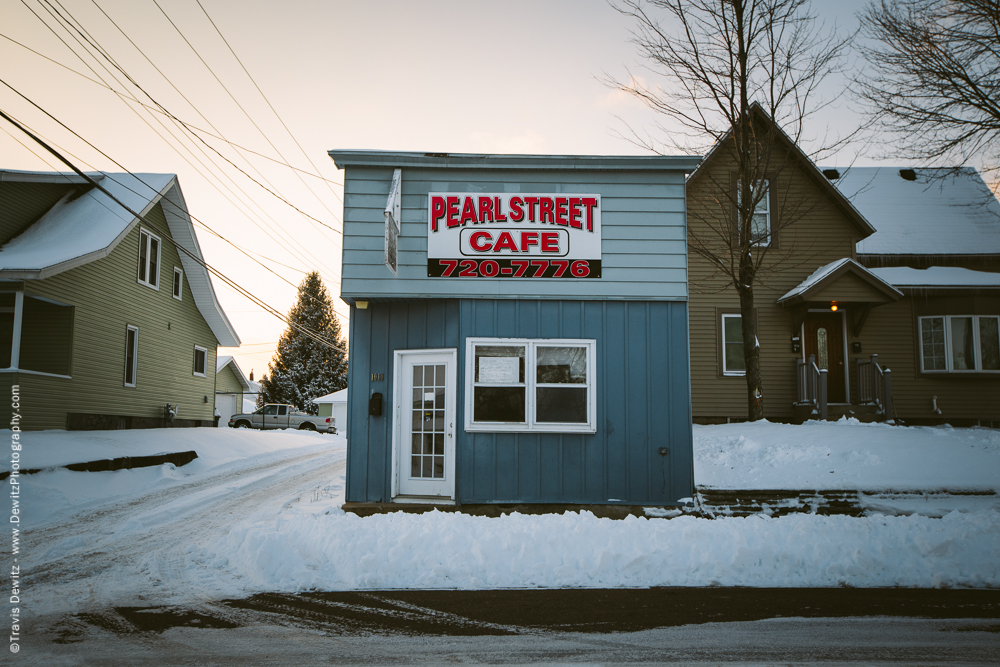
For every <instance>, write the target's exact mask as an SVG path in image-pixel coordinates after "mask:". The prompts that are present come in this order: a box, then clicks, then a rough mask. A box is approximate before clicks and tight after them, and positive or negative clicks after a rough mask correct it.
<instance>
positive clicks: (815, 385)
mask: <svg viewBox="0 0 1000 667" xmlns="http://www.w3.org/2000/svg"><path fill="white" fill-rule="evenodd" d="M796 378H797V381H796V386H797V388H798V400H797V401H796V403H797V404H798V405H811V406H813V413H814V414H816V415H817V416H818V417H819V418H820V419H821V420H823V421H826V416H827V409H826V404H827V401H826V386H827V373H826V369H825V368H820V367H819V366H817V365H816V355H814V354H810V355H809V359H808V360H807V361H803V360H802V359H798V360H796Z"/></svg>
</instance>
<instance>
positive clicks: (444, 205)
mask: <svg viewBox="0 0 1000 667" xmlns="http://www.w3.org/2000/svg"><path fill="white" fill-rule="evenodd" d="M427 275H428V276H429V277H434V278H438V277H440V278H600V277H601V196H600V195H597V194H575V193H558V194H532V193H475V194H472V193H467V192H463V193H456V192H431V193H429V194H428V195H427Z"/></svg>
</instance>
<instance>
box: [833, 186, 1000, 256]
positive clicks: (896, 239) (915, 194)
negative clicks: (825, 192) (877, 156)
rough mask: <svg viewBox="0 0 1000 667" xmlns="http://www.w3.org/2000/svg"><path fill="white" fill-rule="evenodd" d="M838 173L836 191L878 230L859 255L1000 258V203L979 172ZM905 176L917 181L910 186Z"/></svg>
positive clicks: (863, 244)
mask: <svg viewBox="0 0 1000 667" xmlns="http://www.w3.org/2000/svg"><path fill="white" fill-rule="evenodd" d="M837 171H839V172H840V174H841V175H840V177H839V178H838V179H836V180H835V181H833V182H834V183H835V184H836V186H837V188H838V189H839V190H840V191H841V192H842V193H843V194H844V195H845V196H846V197H847V198H848V199H850V200H851V203H852V204H854V206H855V207H856V208H857V209H858V210H859V211H861V214H862V215H864V216H865V218H866V219H867V220H868V222H870V223H871V224H872V225H873V226H874V227H875V229H876V230H877V231H876V232H875V234H873V235H871V236H869V237H868V238H866V239H863V240H861V241H859V242H858V245H857V249H858V252H859V253H862V254H871V255H883V254H885V255H976V254H1000V202H998V201H997V199H996V197H994V196H993V193H992V192H990V189H989V188H988V187H987V186H986V184H985V183H984V182H983V179H982V178H981V177H980V176H979V173H978V172H977V171H976V170H975V169H972V168H970V167H963V168H961V169H959V170H957V171H953V170H949V169H915V170H907V169H900V168H899V167H851V168H850V169H838V170H837ZM910 171H912V172H913V173H912V174H909V173H907V172H910ZM901 172H903V173H905V174H906V175H908V176H909V175H912V176H915V177H916V180H907V179H906V178H904V177H903V176H901V175H900V174H901ZM949 172H952V173H950V174H949Z"/></svg>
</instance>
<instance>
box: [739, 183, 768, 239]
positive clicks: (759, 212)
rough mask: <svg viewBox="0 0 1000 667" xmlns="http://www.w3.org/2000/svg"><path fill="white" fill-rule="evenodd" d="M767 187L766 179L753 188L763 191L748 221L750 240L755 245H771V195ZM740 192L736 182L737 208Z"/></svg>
mask: <svg viewBox="0 0 1000 667" xmlns="http://www.w3.org/2000/svg"><path fill="white" fill-rule="evenodd" d="M769 187H770V185H769V183H768V181H767V179H763V180H760V181H757V182H756V184H755V188H754V189H755V190H756V189H759V188H763V190H764V191H763V192H762V193H761V195H760V201H758V202H757V206H755V207H754V211H753V216H752V219H751V220H750V238H752V239H753V242H754V244H755V245H770V244H771V193H770V191H769ZM740 190H741V189H740V187H739V182H737V185H736V205H737V206H739V202H740V197H741V196H742V195H741V192H740Z"/></svg>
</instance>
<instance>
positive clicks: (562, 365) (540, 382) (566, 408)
mask: <svg viewBox="0 0 1000 667" xmlns="http://www.w3.org/2000/svg"><path fill="white" fill-rule="evenodd" d="M535 367H536V371H535V421H537V422H539V423H561V424H586V423H587V404H588V401H587V386H586V385H587V348H585V347H569V346H567V347H542V346H539V347H537V348H535ZM574 385H583V386H574Z"/></svg>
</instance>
